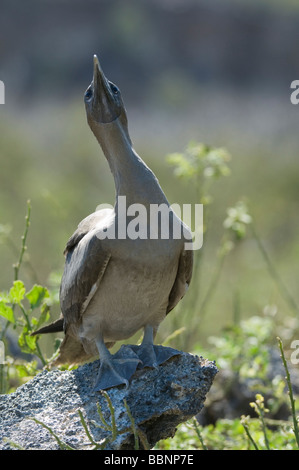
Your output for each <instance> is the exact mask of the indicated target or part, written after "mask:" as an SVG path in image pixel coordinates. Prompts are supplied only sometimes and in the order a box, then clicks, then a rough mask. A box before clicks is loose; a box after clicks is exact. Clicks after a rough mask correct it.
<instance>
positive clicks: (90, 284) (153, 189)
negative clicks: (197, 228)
mask: <svg viewBox="0 0 299 470" xmlns="http://www.w3.org/2000/svg"><path fill="white" fill-rule="evenodd" d="M84 102H85V108H86V114H87V121H88V124H89V127H90V129H91V130H92V132H93V133H94V135H95V137H96V139H97V141H98V142H99V144H100V146H101V148H102V150H103V153H104V155H105V157H106V159H107V161H108V164H109V166H110V169H111V172H112V175H113V177H114V182H115V189H116V200H115V205H114V208H113V209H112V208H110V209H108V208H107V209H101V210H98V211H96V212H94V213H92V214H91V215H89V216H88V217H86V218H85V219H84V220H82V222H80V224H79V225H78V228H77V230H76V231H75V232H74V234H73V235H72V236H71V237H70V239H69V240H68V242H67V245H66V248H65V252H64V254H65V268H64V273H63V276H62V280H61V286H60V305H61V312H62V316H61V318H59V319H58V320H57V321H56V322H54V323H52V324H51V325H48V326H46V327H44V328H41V329H40V330H38V331H36V332H35V333H34V334H41V333H48V332H54V331H62V330H63V331H64V333H65V336H64V339H63V341H62V344H61V346H60V351H59V356H58V358H57V359H56V361H55V364H63V363H80V362H84V361H86V360H88V359H90V358H92V357H95V356H96V355H98V354H99V357H100V367H99V374H98V378H97V381H96V384H95V390H102V389H107V388H110V387H113V386H117V385H120V384H125V385H126V386H127V387H128V385H129V380H130V378H131V376H132V375H133V374H134V372H135V371H136V369H137V367H139V368H140V367H158V365H159V364H161V363H163V362H165V361H166V360H167V359H168V358H169V357H171V356H172V355H174V354H177V353H178V351H175V350H173V349H172V348H165V347H163V346H154V338H155V335H156V333H157V330H158V327H159V324H160V323H161V321H162V320H163V319H164V318H165V316H166V315H167V314H168V313H169V312H170V311H171V310H172V309H173V308H174V307H175V306H176V304H177V303H178V302H179V301H180V299H181V298H182V297H183V296H184V294H185V292H186V290H187V287H188V285H189V283H190V281H191V275H192V262H193V252H192V250H190V249H185V244H184V243H185V242H186V240H188V241H189V242H190V239H191V232H190V230H189V229H188V228H187V227H186V226H185V225H184V224H183V222H182V221H181V220H180V219H179V218H178V217H177V216H176V215H175V213H174V212H173V211H172V210H171V208H170V205H169V203H168V201H167V199H166V196H165V194H164V192H163V191H162V189H161V187H160V184H159V182H158V180H157V178H156V176H155V175H154V173H153V172H152V171H151V170H150V169H149V167H148V166H147V165H146V164H145V163H144V161H143V160H142V159H141V158H140V156H139V155H138V154H137V153H136V152H135V150H134V149H133V146H132V142H131V139H130V136H129V131H128V122H127V114H126V110H125V107H124V104H123V100H122V97H121V93H120V90H119V88H118V87H117V86H116V85H114V83H112V82H110V81H109V80H108V79H107V78H106V76H105V75H104V72H103V70H102V68H101V66H100V63H99V61H98V58H97V56H96V55H95V56H94V66H93V80H92V82H91V84H90V86H89V87H88V88H87V90H86V92H85V95H84ZM120 196H123V197H124V196H125V199H126V208H128V207H134V206H132V204H142V205H143V207H144V208H145V209H146V210H147V211H148V212H147V215H146V222H149V219H150V216H149V215H148V214H149V213H150V208H151V206H152V205H158V207H161V206H160V205H164V207H165V205H166V206H167V208H169V211H168V215H169V220H168V222H167V223H168V226H167V228H169V236H168V237H161V235H160V236H159V235H157V233H158V232H159V230H160V229H161V224H162V220H161V218H160V219H159V224H158V226H156V227H154V228H153V227H149V228H148V229H146V233H145V234H143V236H139V237H136V236H134V237H130V236H128V233H126V234H125V236H123V235H122V236H117V235H116V236H115V237H114V238H113V237H109V236H107V234H108V232H109V231H110V232H109V233H116V234H118V229H119V226H120V220H123V219H121V218H122V217H124V214H123V209H121V207H120V202H119V201H120ZM130 222H132V214H131V216H130V215H128V213H126V218H125V227H126V228H128V225H129V223H130ZM174 223H176V224H179V226H180V227H181V228H182V229H183V230H182V233H183V234H184V235H183V236H181V237H176V236H174V231H173V226H174V225H173V224H174ZM151 230H153V231H151ZM150 231H151V234H153V233H154V236H152V237H150V236H147V235H149V232H150ZM159 233H160V232H159ZM140 329H144V336H143V340H142V343H141V345H140V346H136V345H122V346H121V348H120V349H119V350H118V351H117V352H116V353H115V354H114V355H112V354H111V353H110V351H109V348H111V347H112V346H113V344H114V343H115V342H116V341H120V340H125V339H127V338H130V337H131V336H132V335H133V334H135V333H136V332H137V331H138V330H140Z"/></svg>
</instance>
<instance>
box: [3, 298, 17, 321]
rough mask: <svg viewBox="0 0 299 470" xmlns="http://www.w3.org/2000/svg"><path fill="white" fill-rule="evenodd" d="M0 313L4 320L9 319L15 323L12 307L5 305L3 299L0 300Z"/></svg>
mask: <svg viewBox="0 0 299 470" xmlns="http://www.w3.org/2000/svg"><path fill="white" fill-rule="evenodd" d="M0 315H1V317H4V318H6V320H8V321H10V322H11V323H15V317H14V313H13V309H12V308H11V307H9V306H8V305H6V304H5V302H4V301H3V300H1V301H0Z"/></svg>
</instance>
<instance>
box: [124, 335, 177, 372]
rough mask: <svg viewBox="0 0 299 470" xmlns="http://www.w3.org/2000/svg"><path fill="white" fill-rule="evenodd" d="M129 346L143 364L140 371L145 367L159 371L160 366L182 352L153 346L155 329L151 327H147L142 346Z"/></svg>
mask: <svg viewBox="0 0 299 470" xmlns="http://www.w3.org/2000/svg"><path fill="white" fill-rule="evenodd" d="M128 346H129V347H130V349H131V350H132V351H133V352H134V353H135V354H136V355H137V357H139V359H140V360H141V362H142V364H139V365H138V369H142V368H143V367H154V368H155V369H157V368H158V366H159V365H160V364H163V363H164V362H166V361H167V360H168V359H170V358H171V357H173V356H178V355H179V354H181V352H180V351H177V350H176V349H173V348H169V347H166V346H161V345H159V346H155V345H154V344H153V328H152V327H150V326H146V327H145V331H144V338H143V341H142V343H141V345H140V346H136V345H134V344H130V345H128Z"/></svg>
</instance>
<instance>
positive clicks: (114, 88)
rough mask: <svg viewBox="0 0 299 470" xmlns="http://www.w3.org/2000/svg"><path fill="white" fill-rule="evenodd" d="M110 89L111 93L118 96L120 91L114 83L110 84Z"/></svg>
mask: <svg viewBox="0 0 299 470" xmlns="http://www.w3.org/2000/svg"><path fill="white" fill-rule="evenodd" d="M110 88H111V91H112V93H114V94H115V95H117V94H118V92H119V89H118V88H117V86H115V85H114V84H113V83H111V82H110Z"/></svg>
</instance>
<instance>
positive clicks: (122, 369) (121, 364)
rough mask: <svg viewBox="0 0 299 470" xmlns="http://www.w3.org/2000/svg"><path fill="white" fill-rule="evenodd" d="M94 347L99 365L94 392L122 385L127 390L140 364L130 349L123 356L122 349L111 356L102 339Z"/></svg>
mask: <svg viewBox="0 0 299 470" xmlns="http://www.w3.org/2000/svg"><path fill="white" fill-rule="evenodd" d="M96 345H97V348H98V351H99V354H100V360H101V364H100V370H99V373H98V377H97V380H96V384H95V386H94V390H95V391H99V390H105V389H107V388H111V387H116V386H117V385H122V384H125V386H126V388H128V386H129V380H130V378H131V377H132V375H133V374H134V372H135V371H136V369H137V366H138V364H139V363H140V359H139V358H138V356H137V355H136V354H135V353H134V352H133V351H132V350H131V349H126V350H125V354H124V349H123V348H120V350H119V351H117V353H115V354H114V355H112V354H111V353H110V352H109V351H108V349H107V348H106V346H105V343H104V340H103V338H102V337H100V338H98V339H97V340H96Z"/></svg>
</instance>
